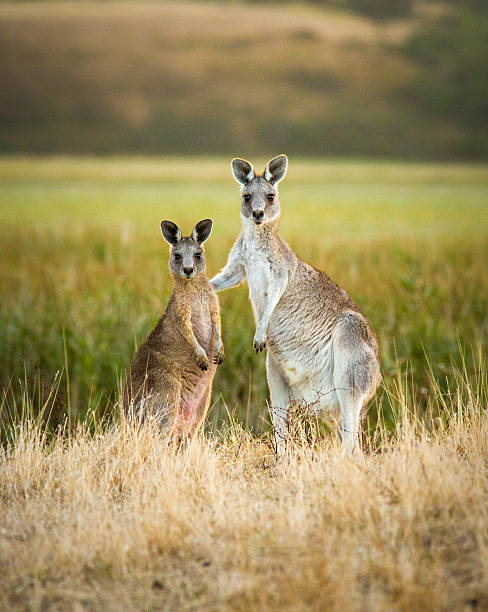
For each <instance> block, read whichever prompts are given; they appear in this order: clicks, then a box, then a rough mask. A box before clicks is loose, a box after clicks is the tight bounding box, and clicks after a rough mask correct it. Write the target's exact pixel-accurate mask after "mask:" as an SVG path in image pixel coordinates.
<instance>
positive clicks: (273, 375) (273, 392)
mask: <svg viewBox="0 0 488 612" xmlns="http://www.w3.org/2000/svg"><path fill="white" fill-rule="evenodd" d="M266 377H267V379H268V387H269V395H270V400H271V414H272V417H273V429H274V437H275V451H276V455H277V456H278V457H280V456H281V455H283V453H284V452H285V449H286V440H287V437H288V418H289V405H290V401H291V396H292V393H291V389H290V386H289V385H288V383H287V381H286V379H285V377H284V376H283V374H282V373H281V370H280V368H279V367H278V366H277V365H276V362H275V360H274V359H273V357H272V355H271V353H270V352H269V351H268V354H267V356H266Z"/></svg>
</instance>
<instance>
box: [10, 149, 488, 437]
mask: <svg viewBox="0 0 488 612" xmlns="http://www.w3.org/2000/svg"><path fill="white" fill-rule="evenodd" d="M0 181H1V183H0V234H1V244H2V250H3V255H2V257H1V260H0V267H1V274H0V278H1V281H0V282H1V286H0V292H1V295H2V303H1V310H0V322H1V323H0V334H1V337H0V363H1V383H2V386H3V388H4V389H8V391H7V392H6V395H5V398H11V399H12V396H14V397H17V398H18V397H19V394H21V393H23V392H24V390H25V387H26V386H27V388H28V389H29V388H32V385H33V384H34V381H35V380H37V385H36V389H37V391H39V393H38V395H39V394H40V396H41V400H42V396H43V394H45V393H46V392H47V390H48V389H49V388H50V385H51V383H52V381H53V379H54V376H55V374H56V372H58V371H61V372H64V378H63V383H62V384H61V387H60V392H59V401H58V403H57V405H56V410H54V413H53V415H52V422H53V423H56V422H59V421H60V420H62V419H63V418H64V416H65V414H66V413H67V412H68V408H69V410H70V412H71V418H73V419H77V418H82V417H83V416H84V415H85V414H86V413H87V411H88V410H93V409H94V410H97V411H98V413H102V412H103V413H106V412H107V411H108V412H112V411H113V405H114V403H115V401H116V393H117V388H118V384H119V382H120V378H121V376H122V375H123V372H124V370H125V369H126V368H127V367H128V365H129V363H130V360H131V357H132V354H133V352H134V349H135V347H136V346H137V345H138V344H140V342H141V341H142V340H143V339H144V337H145V336H146V334H147V333H148V332H149V331H150V330H151V329H152V326H154V324H155V322H156V321H157V319H158V317H159V316H160V314H161V313H162V312H163V310H164V308H165V304H166V301H167V299H168V296H169V294H170V292H171V280H170V278H169V275H168V271H167V257H168V248H167V245H166V243H165V242H164V241H163V239H162V237H161V235H160V230H159V222H160V220H161V219H162V218H169V219H171V220H174V221H176V222H177V223H178V224H180V225H181V227H182V228H183V230H184V231H186V232H190V230H191V228H192V227H193V224H194V223H195V222H196V221H197V220H199V219H201V218H204V217H212V218H213V219H214V229H213V233H212V236H211V238H210V240H209V241H208V242H207V261H208V272H209V275H213V274H214V273H216V272H217V271H218V270H219V268H220V267H222V266H223V265H224V264H225V262H226V258H227V253H228V251H229V248H230V246H231V245H232V243H233V241H234V239H235V238H236V237H237V235H238V232H239V228H240V218H239V196H238V186H237V185H236V184H235V182H234V180H233V178H232V176H231V173H230V168H229V160H227V159H204V158H188V159H107V160H96V159H80V160H77V159H69V158H66V159H64V158H59V159H58V158H54V159H47V160H35V159H22V158H3V159H2V160H0ZM487 194H488V172H487V167H486V166H467V165H426V164H419V165H417V164H403V163H386V162H385V163H366V162H353V161H351V162H333V161H332V162H331V161H329V162H325V161H324V162H321V161H310V162H307V161H296V160H293V159H292V160H291V163H290V169H289V174H288V176H287V178H286V179H285V181H284V182H283V183H282V186H281V200H282V209H283V210H282V222H281V228H282V234H283V236H284V237H285V238H286V239H287V240H288V242H289V243H290V245H291V246H292V247H293V248H294V249H295V250H296V252H297V253H298V254H299V255H300V256H301V257H302V258H304V259H305V260H306V261H308V262H309V263H311V264H313V265H315V266H317V267H319V268H321V269H322V270H325V271H326V272H327V273H328V274H329V275H330V276H332V278H334V279H335V280H336V282H338V283H339V284H340V285H342V286H343V287H345V288H346V289H347V290H348V291H349V292H350V293H351V295H352V296H353V298H354V299H355V300H356V301H357V303H358V304H359V305H360V307H361V308H362V310H363V311H364V313H365V314H366V316H367V317H368V318H369V319H370V320H371V322H372V324H373V326H374V328H375V330H376V332H377V335H378V340H379V344H380V350H381V363H382V369H383V375H384V381H385V382H384V387H385V388H388V385H389V380H390V378H391V377H392V376H394V375H395V372H396V366H397V364H402V365H404V366H405V367H406V364H407V363H408V364H410V366H411V373H412V380H413V384H414V387H415V389H416V391H419V393H420V394H421V397H422V396H423V397H424V400H426V399H427V398H428V395H429V389H430V388H431V387H430V385H431V381H430V380H429V375H428V372H427V358H428V360H429V361H430V364H431V367H432V370H433V373H434V376H435V378H436V379H437V380H438V381H439V383H440V385H441V388H447V386H446V385H447V384H448V381H449V378H450V374H451V372H452V365H453V364H454V365H456V364H457V365H459V363H460V351H459V348H460V344H461V345H462V346H464V348H465V349H466V350H465V353H466V359H467V363H468V367H471V365H470V364H471V356H470V355H471V348H472V347H477V346H478V345H479V343H480V342H481V341H482V339H483V336H485V335H486V329H487V300H486V296H487V295H488V275H487V274H486V262H487V261H488V241H487V237H488V212H487V208H486V201H487ZM220 296H221V306H222V318H223V337H224V341H225V346H226V355H227V357H226V361H225V363H224V364H223V366H222V367H221V368H219V371H218V374H217V377H216V379H215V384H214V394H213V408H212V411H211V413H210V417H209V420H210V422H213V423H218V422H219V421H220V420H221V419H222V418H226V415H227V412H228V411H229V412H236V415H237V417H238V419H239V420H241V421H243V422H244V421H245V422H246V423H247V424H248V425H249V426H250V427H252V428H253V429H254V430H255V431H257V432H259V431H262V429H263V428H266V426H267V425H266V423H267V409H266V394H267V388H266V381H265V373H264V358H263V356H262V355H261V356H257V355H255V354H254V352H253V351H252V338H253V334H254V324H253V320H252V314H251V308H250V304H249V302H248V297H247V288H246V287H245V286H241V287H239V288H238V289H234V290H230V291H227V292H224V293H222V294H220ZM67 373H68V375H69V385H68V381H67V379H66V374H67ZM19 380H20V381H21V383H19ZM68 387H69V389H68ZM37 391H36V392H37ZM378 397H379V399H380V400H381V397H382V393H381V392H380V394H379V395H378ZM11 399H10V400H8V401H9V403H10V404H11ZM5 401H7V400H5ZM5 401H4V403H5ZM383 408H384V410H383V413H384V417H385V418H386V419H387V420H388V419H389V413H388V410H389V408H388V406H386V405H385V406H384V407H383ZM5 413H6V405H4V410H3V415H2V419H3V420H4V421H5V419H6V414H5ZM374 414H375V410H374V409H372V411H371V415H372V417H373V422H375V419H374Z"/></svg>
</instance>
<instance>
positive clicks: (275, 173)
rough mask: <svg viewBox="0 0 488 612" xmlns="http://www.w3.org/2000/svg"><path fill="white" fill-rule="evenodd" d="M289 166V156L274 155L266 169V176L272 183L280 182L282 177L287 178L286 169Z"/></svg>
mask: <svg viewBox="0 0 488 612" xmlns="http://www.w3.org/2000/svg"><path fill="white" fill-rule="evenodd" d="M287 168H288V157H287V156H286V155H278V157H273V159H271V160H270V161H269V162H268V163H267V164H266V168H265V169H264V178H265V179H266V180H267V181H268V183H271V184H272V185H276V183H279V182H280V181H281V179H284V178H285V175H286V170H287Z"/></svg>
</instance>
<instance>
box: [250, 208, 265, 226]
mask: <svg viewBox="0 0 488 612" xmlns="http://www.w3.org/2000/svg"><path fill="white" fill-rule="evenodd" d="M252 216H253V218H254V223H256V224H257V225H259V224H260V223H262V222H263V217H264V210H253V211H252Z"/></svg>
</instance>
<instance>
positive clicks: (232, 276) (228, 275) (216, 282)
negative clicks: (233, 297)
mask: <svg viewBox="0 0 488 612" xmlns="http://www.w3.org/2000/svg"><path fill="white" fill-rule="evenodd" d="M243 279H244V272H243V271H242V272H241V271H240V270H229V271H225V270H223V271H222V272H220V273H219V274H217V275H216V276H214V277H213V278H212V279H211V280H210V284H211V285H212V287H213V288H214V289H215V291H222V290H223V289H230V288H231V287H236V286H237V285H238V284H239V283H240V282H241V281H242V280H243Z"/></svg>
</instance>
